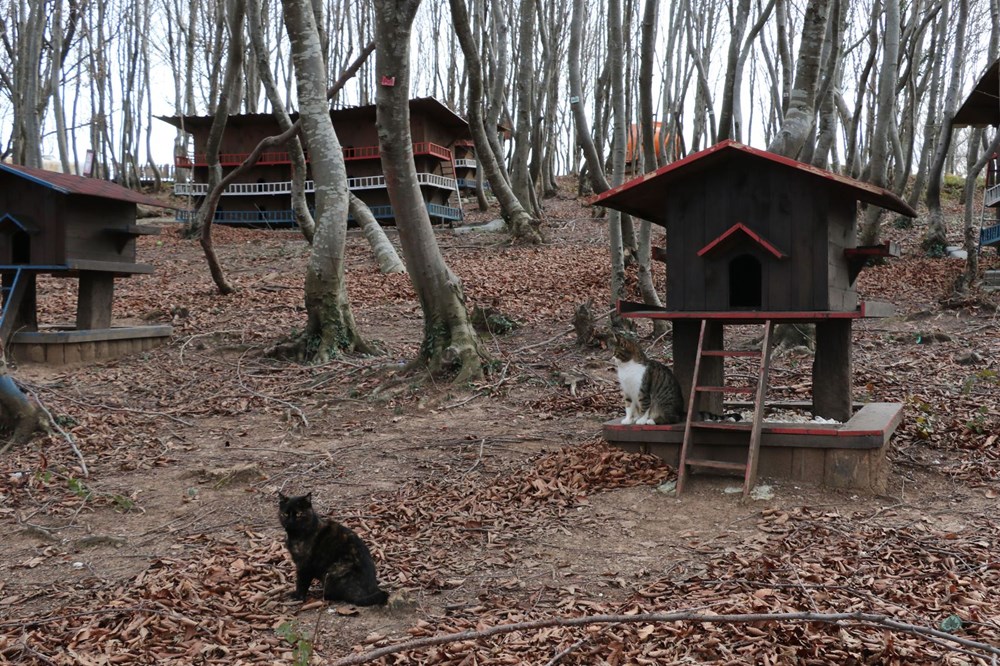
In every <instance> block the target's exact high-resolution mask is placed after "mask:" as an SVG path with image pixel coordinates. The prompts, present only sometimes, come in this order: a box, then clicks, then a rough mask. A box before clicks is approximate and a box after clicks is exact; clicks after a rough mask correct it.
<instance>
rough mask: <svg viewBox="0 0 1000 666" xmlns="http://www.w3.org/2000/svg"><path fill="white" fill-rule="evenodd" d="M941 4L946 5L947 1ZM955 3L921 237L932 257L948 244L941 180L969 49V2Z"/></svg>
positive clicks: (949, 146) (928, 176)
mask: <svg viewBox="0 0 1000 666" xmlns="http://www.w3.org/2000/svg"><path fill="white" fill-rule="evenodd" d="M944 1H945V2H948V1H949V0H944ZM957 1H958V21H957V23H956V24H955V53H954V55H953V56H952V61H951V75H950V81H949V83H948V92H947V94H946V96H945V100H944V111H943V113H942V117H941V129H940V132H939V134H938V145H937V152H935V153H934V159H933V160H932V162H931V168H930V172H929V173H928V175H927V198H926V202H927V234H926V235H925V236H924V240H923V248H924V251H925V252H927V253H929V254H931V255H938V254H941V253H943V252H944V248H945V246H946V245H947V244H948V233H947V229H946V228H945V220H944V213H943V212H941V181H942V179H943V178H944V165H945V161H946V160H947V159H948V150H949V149H950V148H951V135H952V126H951V123H952V119H953V118H954V117H955V111H956V110H957V109H958V89H959V86H960V85H961V79H962V59H963V54H964V52H965V49H966V48H968V45H967V44H966V43H965V29H966V26H967V24H968V21H969V0H957Z"/></svg>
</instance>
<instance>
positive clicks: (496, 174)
mask: <svg viewBox="0 0 1000 666" xmlns="http://www.w3.org/2000/svg"><path fill="white" fill-rule="evenodd" d="M451 15H452V20H453V22H454V24H455V32H456V33H457V35H458V41H459V44H460V45H461V47H462V53H463V54H464V55H465V66H466V69H467V70H468V73H469V130H470V131H471V132H472V140H473V143H475V146H476V158H477V160H478V162H479V169H480V170H481V171H482V172H483V174H484V176H485V177H486V179H487V180H488V181H489V183H490V189H491V190H492V191H493V195H494V196H495V197H496V198H497V201H498V202H499V203H500V210H501V212H502V215H503V217H504V219H505V220H506V221H507V223H508V225H510V231H511V235H512V236H513V238H515V239H518V240H526V241H528V242H540V241H541V240H542V234H541V231H540V230H539V228H538V222H537V221H536V220H534V219H533V218H532V217H531V215H529V214H528V212H527V211H526V210H525V209H524V207H523V206H522V205H521V202H520V200H519V199H518V198H517V197H516V196H515V195H514V191H513V190H512V189H511V187H510V185H509V184H508V179H507V178H506V177H505V176H504V174H503V173H502V171H503V168H504V167H503V163H502V162H498V161H497V159H496V155H494V153H493V150H492V148H491V147H490V144H489V137H488V136H487V135H486V127H485V125H484V124H483V75H482V63H481V62H480V59H479V51H478V49H477V47H476V44H475V40H474V38H473V36H472V27H471V26H470V25H469V14H468V12H467V11H466V8H465V2H464V0H451Z"/></svg>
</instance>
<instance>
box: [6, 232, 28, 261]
mask: <svg viewBox="0 0 1000 666" xmlns="http://www.w3.org/2000/svg"><path fill="white" fill-rule="evenodd" d="M10 263H11V264H14V265H22V264H30V263H31V237H30V236H28V234H27V232H25V231H22V230H21V229H17V230H16V231H14V232H13V233H12V234H11V235H10Z"/></svg>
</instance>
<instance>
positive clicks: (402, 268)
mask: <svg viewBox="0 0 1000 666" xmlns="http://www.w3.org/2000/svg"><path fill="white" fill-rule="evenodd" d="M349 196H350V202H349V204H350V211H351V215H353V216H354V219H355V220H357V222H358V224H360V225H361V231H362V232H363V233H364V234H365V238H366V239H368V245H370V246H371V248H372V253H374V255H375V261H377V262H378V269H379V272H381V273H382V274H383V275H385V274H388V273H405V272H406V265H405V264H404V263H403V260H402V259H400V258H399V255H398V254H397V253H396V248H394V247H393V246H392V243H391V242H390V241H389V237H388V236H386V235H385V230H384V229H382V225H380V224H379V223H378V220H376V219H375V216H374V215H372V211H371V209H370V208H368V204H366V203H365V202H364V201H362V200H361V199H359V198H357V197H356V196H354V195H353V194H350V195H349Z"/></svg>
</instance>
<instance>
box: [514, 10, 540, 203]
mask: <svg viewBox="0 0 1000 666" xmlns="http://www.w3.org/2000/svg"><path fill="white" fill-rule="evenodd" d="M520 17H521V23H520V29H519V31H518V46H519V49H520V55H519V63H518V68H517V82H516V88H517V127H515V128H514V154H513V155H512V156H511V167H510V185H511V188H512V189H513V190H514V194H515V196H517V200H518V201H520V202H521V206H522V207H523V208H524V209H525V210H528V211H531V212H532V214H534V213H535V212H536V211H535V209H534V205H533V203H532V198H531V193H530V191H529V190H531V189H532V188H533V187H534V183H532V182H531V174H530V172H529V169H528V157H529V155H530V153H531V126H532V124H533V119H532V111H533V109H532V106H533V99H532V98H533V95H532V92H533V88H534V80H535V76H536V72H535V69H534V39H535V8H534V4H533V0H521V13H520Z"/></svg>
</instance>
